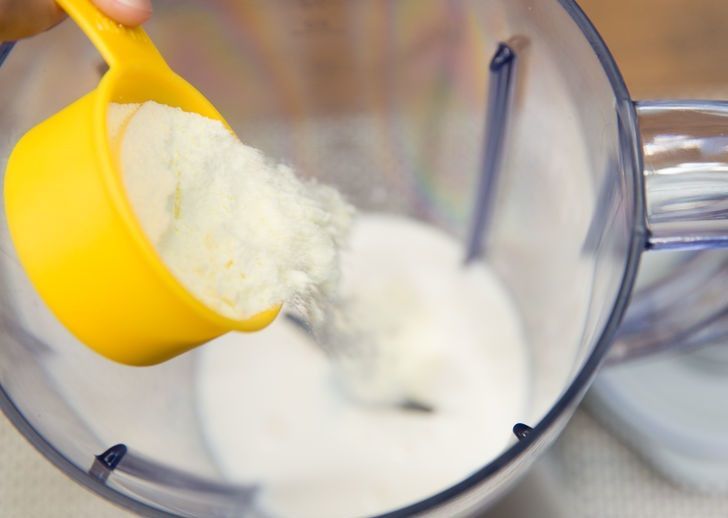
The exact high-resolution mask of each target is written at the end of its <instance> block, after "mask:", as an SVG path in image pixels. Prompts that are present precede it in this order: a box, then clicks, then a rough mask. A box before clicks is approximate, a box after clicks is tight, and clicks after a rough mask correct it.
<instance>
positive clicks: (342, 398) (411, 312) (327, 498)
mask: <svg viewBox="0 0 728 518" xmlns="http://www.w3.org/2000/svg"><path fill="white" fill-rule="evenodd" d="M462 254H463V250H462V246H461V245H460V244H459V243H457V242H456V241H454V240H452V239H451V238H449V237H448V236H446V235H445V234H443V233H442V232H440V231H438V230H437V229H434V228H431V227H427V226H425V225H424V224H421V223H417V222H414V221H412V220H408V219H405V218H401V217H396V216H384V215H371V214H369V215H363V216H361V217H359V218H357V221H356V223H355V225H354V228H353V234H352V239H351V243H350V247H349V250H348V251H347V252H345V253H344V255H343V259H342V284H341V286H342V287H341V289H342V294H341V296H342V299H343V300H344V301H345V304H346V305H345V308H346V310H347V313H348V314H349V318H348V322H349V327H348V328H346V329H344V330H342V329H338V330H336V331H335V332H344V333H345V334H346V336H352V335H357V334H358V335H359V336H360V337H361V338H362V340H363V341H364V342H366V341H367V340H368V342H369V343H370V344H372V347H370V349H369V352H371V353H372V355H373V356H372V357H371V358H372V361H373V365H374V368H373V372H375V376H373V378H371V379H367V378H366V376H365V374H366V370H364V371H361V372H358V373H356V375H355V376H354V377H351V376H350V375H349V374H350V373H349V372H347V371H345V374H346V375H345V376H343V379H344V383H345V386H346V387H347V388H348V389H353V390H354V391H355V393H356V394H357V395H358V396H360V397H363V398H364V399H365V400H367V401H373V402H378V401H379V400H380V399H383V400H385V401H387V400H389V399H391V398H392V397H397V396H398V395H400V394H406V395H408V396H411V397H413V398H417V399H418V400H420V401H424V402H426V403H428V404H429V405H431V406H432V407H433V408H434V412H432V413H424V412H418V411H411V410H410V411H407V410H403V409H402V408H400V407H397V406H394V405H391V404H389V405H365V404H360V400H359V399H352V398H350V397H348V395H347V394H346V393H345V392H344V391H342V390H341V388H342V384H341V381H342V376H341V372H340V371H339V370H338V365H339V364H338V363H336V362H334V363H332V362H331V361H329V359H328V358H327V357H326V356H325V355H324V354H323V353H322V351H321V349H320V347H318V346H317V345H316V344H315V343H314V342H313V340H312V339H311V338H310V336H309V335H307V334H306V333H305V332H304V331H302V330H301V329H300V328H298V327H297V326H296V325H294V324H292V323H291V322H290V321H289V320H288V319H285V318H279V319H278V320H277V321H276V322H275V323H273V325H272V326H271V327H269V328H268V329H266V330H265V331H264V332H262V333H255V334H252V335H247V334H238V333H232V334H229V335H227V336H225V337H222V338H220V339H218V340H216V341H215V342H214V343H212V344H210V345H209V346H208V347H205V348H202V349H200V350H199V351H197V352H196V353H195V354H197V355H198V356H197V360H198V372H197V376H196V389H197V394H198V408H197V411H198V414H199V416H200V423H201V426H202V427H203V433H204V434H205V437H206V439H207V442H208V446H209V449H210V451H211V452H212V454H213V457H214V459H215V460H216V462H217V463H218V465H219V467H220V468H221V470H222V471H223V473H224V474H225V475H226V476H227V477H228V478H229V479H231V480H232V481H235V482H238V483H243V484H256V485H260V488H261V492H260V494H259V500H258V501H257V504H258V505H259V506H260V507H262V511H263V512H264V513H268V514H270V515H273V516H295V517H304V518H305V517H315V518H325V517H328V516H331V517H335V516H336V517H338V516H362V515H371V514H378V513H383V512H386V511H389V510H393V509H394V508H397V507H400V506H404V505H407V504H411V503H413V502H415V501H417V500H420V499H422V498H425V497H428V496H431V495H433V494H434V493H435V492H437V491H440V490H444V489H446V488H447V487H449V486H451V485H452V484H455V483H457V482H459V481H460V480H462V479H464V478H465V477H467V476H468V475H470V474H471V473H472V472H473V471H475V470H477V469H478V468H481V467H482V466H484V465H485V464H487V463H488V462H489V461H491V460H493V458H494V457H496V456H497V455H498V454H499V453H501V452H502V451H503V450H504V448H506V447H507V446H508V445H509V444H510V443H511V442H512V441H514V438H513V435H512V433H511V428H512V426H513V424H515V423H516V422H518V421H520V420H523V418H524V413H525V411H526V403H527V397H528V394H527V391H528V373H527V358H526V348H525V345H524V339H523V336H522V332H521V324H520V321H519V318H518V315H517V312H516V310H515V308H514V307H513V305H512V302H511V300H510V298H509V296H508V294H507V293H506V291H505V290H504V289H503V287H502V286H501V284H500V283H499V281H498V279H497V278H496V277H495V276H494V275H493V273H492V272H491V271H490V270H488V268H487V266H485V265H483V264H476V265H473V266H472V267H469V268H467V269H465V268H463V266H462ZM334 334H335V333H334ZM329 345H330V346H331V347H334V348H335V347H336V346H346V345H347V344H336V343H331V344H329ZM343 352H345V351H343ZM359 359H361V358H359Z"/></svg>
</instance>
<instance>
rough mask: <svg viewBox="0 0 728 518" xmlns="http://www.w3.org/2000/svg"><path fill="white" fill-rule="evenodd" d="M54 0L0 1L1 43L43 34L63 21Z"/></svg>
mask: <svg viewBox="0 0 728 518" xmlns="http://www.w3.org/2000/svg"><path fill="white" fill-rule="evenodd" d="M64 16H65V15H64V13H63V11H62V10H61V8H60V7H58V5H56V3H55V2H53V1H52V0H0V41H11V40H19V39H20V38H25V37H26V36H32V35H33V34H37V33H39V32H43V31H44V30H46V29H49V28H51V27H53V26H54V25H56V24H57V23H58V22H60V21H61V20H63V18H64Z"/></svg>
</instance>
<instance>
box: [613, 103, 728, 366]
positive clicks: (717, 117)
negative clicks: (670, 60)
mask: <svg viewBox="0 0 728 518" xmlns="http://www.w3.org/2000/svg"><path fill="white" fill-rule="evenodd" d="M635 108H636V111H637V116H638V117H639V129H640V136H641V140H642V155H643V173H644V175H643V178H644V185H645V206H646V210H645V214H646V227H647V231H648V233H647V241H646V248H647V249H648V250H670V249H672V250H690V249H693V250H706V249H711V248H726V247H728V102H724V101H640V102H637V103H636V104H635ZM726 293H728V257H726V254H725V253H721V252H719V251H717V250H715V251H713V252H709V251H703V252H698V253H695V254H693V255H692V256H691V257H690V258H689V259H687V260H686V261H684V262H683V263H682V264H681V265H680V269H679V272H678V274H677V275H673V276H669V277H665V278H663V279H662V280H660V281H659V282H657V283H655V284H653V285H651V286H649V287H647V288H646V289H643V290H640V291H638V292H637V293H635V294H634V296H633V298H632V301H631V303H630V305H629V308H628V309H627V313H626V315H625V317H624V320H623V321H622V325H621V326H620V328H619V330H618V331H617V336H616V337H615V341H614V344H613V345H612V348H611V350H610V352H609V355H608V357H607V359H606V363H607V364H615V363H621V362H623V361H626V360H631V359H635V358H641V357H643V356H647V355H651V354H655V353H659V352H662V351H666V350H671V349H678V348H679V349H680V350H687V349H690V348H695V347H700V346H703V345H708V344H711V343H718V342H719V341H722V340H725V339H726V337H728V297H726Z"/></svg>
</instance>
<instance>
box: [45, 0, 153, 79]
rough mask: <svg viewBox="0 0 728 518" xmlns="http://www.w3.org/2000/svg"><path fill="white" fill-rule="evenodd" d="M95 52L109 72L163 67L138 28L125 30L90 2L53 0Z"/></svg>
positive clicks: (149, 42)
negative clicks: (92, 46)
mask: <svg viewBox="0 0 728 518" xmlns="http://www.w3.org/2000/svg"><path fill="white" fill-rule="evenodd" d="M56 2H57V3H58V5H59V6H60V7H61V8H62V9H63V10H64V11H65V12H66V14H68V16H70V17H71V19H72V20H73V21H74V22H76V24H77V25H78V26H79V27H80V28H81V30H83V32H84V33H85V34H86V36H88V38H89V39H90V40H91V42H92V43H93V44H94V46H95V47H96V48H97V49H98V51H99V53H100V54H101V56H102V57H103V58H104V61H106V63H107V64H108V65H109V68H112V69H114V68H120V67H134V68H141V67H149V68H157V69H158V68H159V67H160V66H164V67H167V63H166V62H165V61H164V58H163V57H162V55H161V54H160V53H159V51H158V50H157V47H155V46H154V43H152V40H151V39H150V38H149V36H148V35H147V33H146V32H145V31H144V29H142V28H141V27H135V28H132V27H126V26H124V25H122V24H120V23H117V22H115V21H114V20H112V19H111V18H109V17H108V16H106V15H105V14H104V13H102V12H101V11H100V10H99V9H98V8H97V7H96V6H95V5H93V4H92V3H91V0H56Z"/></svg>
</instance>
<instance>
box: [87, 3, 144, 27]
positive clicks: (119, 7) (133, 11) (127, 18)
mask: <svg viewBox="0 0 728 518" xmlns="http://www.w3.org/2000/svg"><path fill="white" fill-rule="evenodd" d="M93 3H94V4H96V7H98V8H99V9H100V10H101V11H102V12H103V13H104V14H105V15H106V16H108V17H109V18H112V19H114V20H116V21H117V22H119V23H122V24H124V25H128V26H130V27H135V26H137V25H141V24H142V23H144V22H146V21H147V20H148V19H149V18H150V17H151V16H152V1H151V0H93Z"/></svg>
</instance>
